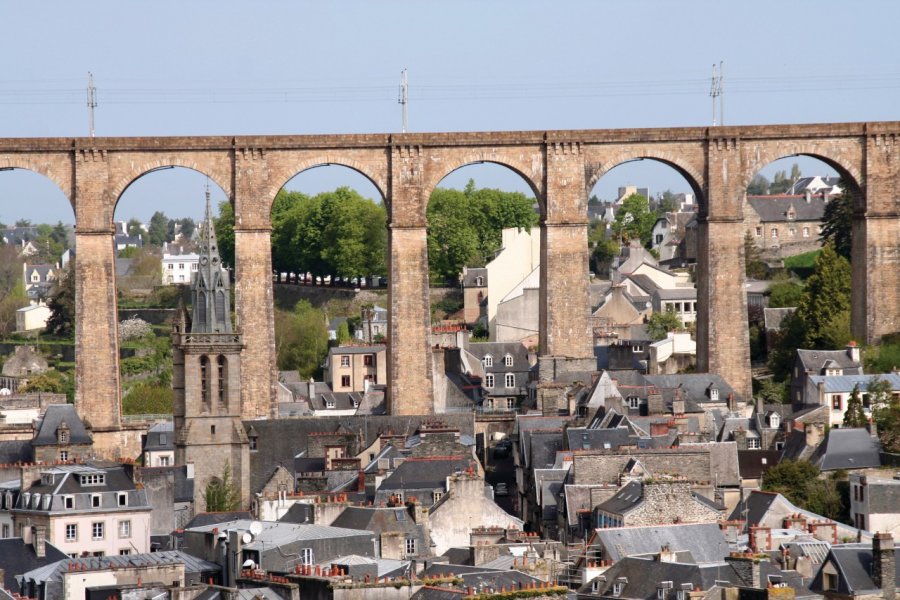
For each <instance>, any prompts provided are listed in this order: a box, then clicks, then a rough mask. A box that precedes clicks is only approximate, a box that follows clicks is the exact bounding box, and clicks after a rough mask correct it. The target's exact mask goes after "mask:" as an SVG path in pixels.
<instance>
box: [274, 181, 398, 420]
mask: <svg viewBox="0 0 900 600" xmlns="http://www.w3.org/2000/svg"><path fill="white" fill-rule="evenodd" d="M271 222H272V269H273V280H274V281H275V294H274V300H275V308H274V335H275V353H276V357H277V366H278V369H279V370H287V371H295V372H297V374H298V377H299V380H300V381H302V382H304V383H303V384H302V385H301V386H300V387H298V388H297V390H296V391H295V392H296V396H305V397H308V398H309V404H308V406H309V409H311V410H312V411H313V413H314V414H340V413H336V412H335V411H338V410H352V408H354V407H352V406H349V405H348V406H343V405H342V406H337V405H336V404H334V403H333V402H332V403H331V405H329V404H328V403H326V401H325V399H324V398H325V396H324V395H323V394H322V392H325V391H333V392H339V393H342V394H341V395H340V396H338V397H340V398H341V399H346V398H350V400H348V402H352V401H353V399H354V398H355V399H356V401H357V403H358V402H359V398H360V397H361V395H362V394H365V393H366V392H370V393H371V394H372V395H373V396H375V395H378V396H379V397H380V398H381V399H383V393H382V392H381V389H382V388H381V387H380V386H383V385H385V384H386V383H387V350H386V348H385V344H386V342H387V334H388V326H387V306H388V304H387V293H388V290H387V285H388V284H387V252H388V249H387V246H388V242H387V239H388V234H387V211H386V206H385V199H384V198H383V196H382V194H381V191H380V190H379V188H378V187H377V186H376V185H375V184H374V183H373V182H372V181H371V180H370V179H369V178H368V177H367V176H366V175H364V174H363V173H361V172H360V171H358V170H356V169H354V168H352V167H350V166H344V165H340V164H328V165H320V166H314V167H310V168H307V169H305V170H303V171H301V172H300V173H298V174H296V175H295V176H294V177H292V178H291V179H290V180H289V181H287V182H286V183H285V185H284V187H283V188H282V189H281V190H280V191H279V192H278V194H277V195H276V197H275V200H274V202H273V204H272V210H271ZM345 346H346V347H352V350H348V351H347V352H345V353H339V352H338V351H335V353H334V357H333V358H329V348H332V347H345ZM357 355H358V356H357ZM357 358H358V360H357ZM357 363H359V364H357ZM323 365H324V368H323ZM311 380H312V381H316V382H321V384H317V385H314V386H312V387H311V388H310V387H309V386H308V385H307V384H306V382H308V381H311ZM301 387H302V388H303V389H300V388H301ZM316 390H318V391H316ZM304 392H305V393H304ZM345 393H349V394H356V395H350V396H347V395H346V394H345Z"/></svg>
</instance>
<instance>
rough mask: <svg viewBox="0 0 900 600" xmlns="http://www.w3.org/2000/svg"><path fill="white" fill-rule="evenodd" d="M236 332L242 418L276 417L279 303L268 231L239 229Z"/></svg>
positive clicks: (235, 237)
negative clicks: (240, 337)
mask: <svg viewBox="0 0 900 600" xmlns="http://www.w3.org/2000/svg"><path fill="white" fill-rule="evenodd" d="M234 249H235V252H234V253H235V263H236V264H235V293H234V294H235V304H236V309H237V311H236V313H237V323H236V326H237V327H236V329H237V330H238V331H239V332H240V333H241V334H242V335H243V337H244V351H243V352H242V353H241V418H243V419H268V418H274V417H275V416H276V415H275V406H276V405H275V381H276V374H277V373H276V370H277V369H276V356H275V299H274V294H273V291H272V234H271V231H270V230H268V229H237V228H236V229H235V230H234Z"/></svg>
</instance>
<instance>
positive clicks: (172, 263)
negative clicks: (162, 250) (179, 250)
mask: <svg viewBox="0 0 900 600" xmlns="http://www.w3.org/2000/svg"><path fill="white" fill-rule="evenodd" d="M198 264H200V255H199V254H193V253H191V254H163V257H162V283H163V285H172V284H178V283H184V284H188V283H190V282H191V274H192V273H194V272H195V271H196V270H197V265H198Z"/></svg>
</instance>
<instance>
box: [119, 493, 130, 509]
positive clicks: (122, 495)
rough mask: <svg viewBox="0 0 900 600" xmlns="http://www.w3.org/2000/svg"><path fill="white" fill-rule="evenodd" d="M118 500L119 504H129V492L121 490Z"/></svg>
mask: <svg viewBox="0 0 900 600" xmlns="http://www.w3.org/2000/svg"><path fill="white" fill-rule="evenodd" d="M117 500H118V503H119V506H128V492H119V495H118V498H117Z"/></svg>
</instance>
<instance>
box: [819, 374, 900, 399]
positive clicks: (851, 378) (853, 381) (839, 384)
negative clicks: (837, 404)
mask: <svg viewBox="0 0 900 600" xmlns="http://www.w3.org/2000/svg"><path fill="white" fill-rule="evenodd" d="M876 379H878V380H882V381H887V382H888V383H889V384H890V385H891V389H892V390H900V374H898V373H882V374H877V375H810V377H809V381H810V382H811V383H812V384H813V385H815V386H816V387H818V385H819V383H822V384H824V386H825V393H827V394H836V393H842V392H843V393H847V392H852V391H853V388H854V387H855V386H857V385H858V386H859V391H860V392H866V391H868V389H869V384H870V383H872V382H873V381H875V380H876Z"/></svg>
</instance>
